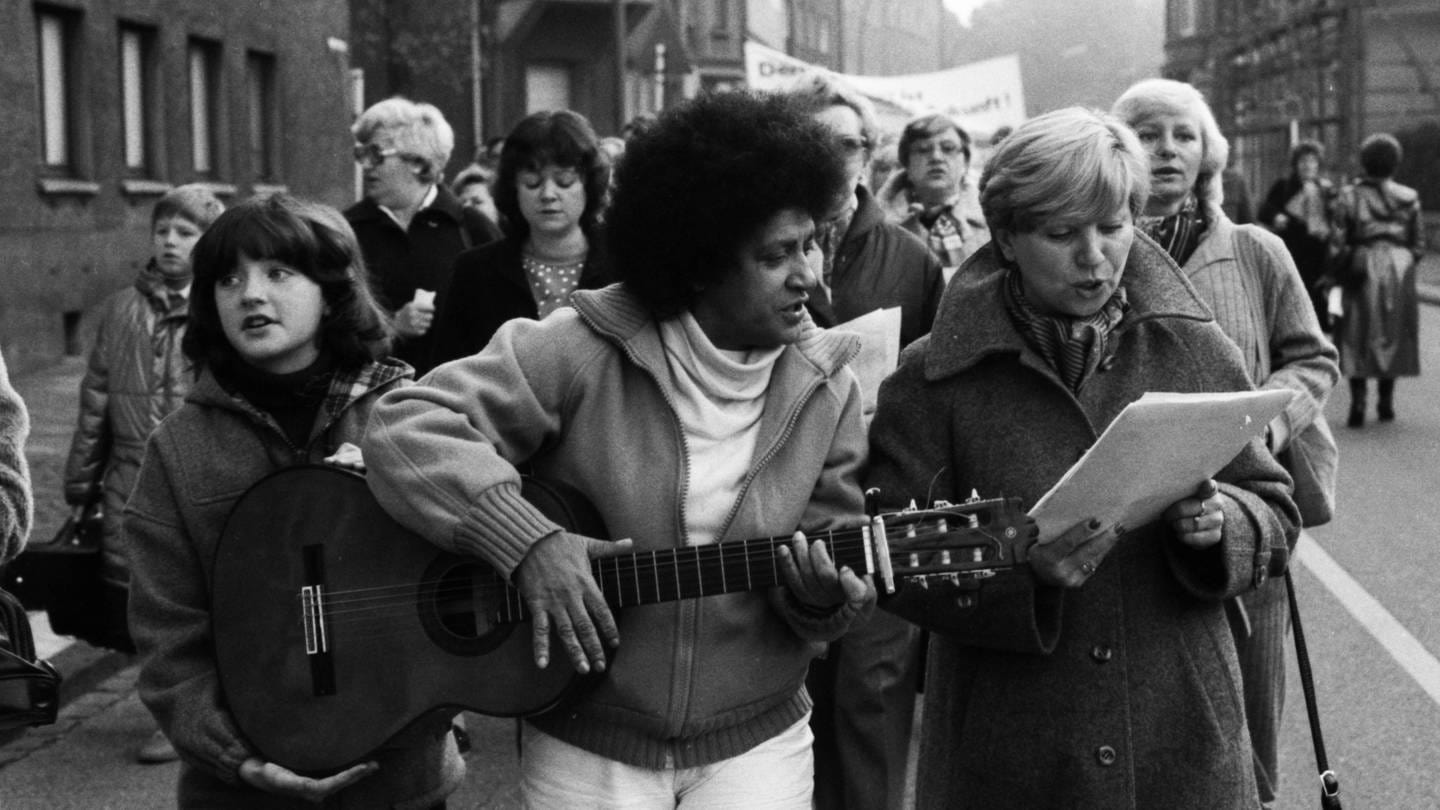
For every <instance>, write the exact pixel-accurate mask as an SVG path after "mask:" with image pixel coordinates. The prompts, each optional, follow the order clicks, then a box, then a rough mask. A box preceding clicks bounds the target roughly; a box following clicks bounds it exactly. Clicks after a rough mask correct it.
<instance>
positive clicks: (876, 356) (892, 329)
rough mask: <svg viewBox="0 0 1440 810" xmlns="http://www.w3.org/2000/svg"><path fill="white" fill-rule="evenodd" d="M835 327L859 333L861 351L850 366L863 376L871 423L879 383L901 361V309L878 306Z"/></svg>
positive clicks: (861, 384)
mask: <svg viewBox="0 0 1440 810" xmlns="http://www.w3.org/2000/svg"><path fill="white" fill-rule="evenodd" d="M835 329H836V330H837V331H843V332H853V333H855V334H856V335H859V336H860V352H859V354H857V355H855V359H854V360H851V361H850V367H851V368H852V369H854V370H855V374H856V376H858V377H859V378H860V390H861V392H862V393H863V394H864V396H865V399H864V403H865V408H864V413H865V422H866V424H869V422H870V417H871V415H873V414H874V413H875V398H876V396H877V395H878V394H879V392H880V382H881V381H882V380H884V379H885V378H886V377H888V376H890V373H891V372H893V371H894V370H895V365H896V363H898V362H899V361H900V308H899V307H889V308H887V309H877V310H875V311H874V312H868V313H866V314H864V315H861V316H860V317H858V318H856V319H854V320H851V321H846V322H845V323H843V324H840V325H839V326H836V327H835Z"/></svg>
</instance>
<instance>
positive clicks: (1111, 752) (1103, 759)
mask: <svg viewBox="0 0 1440 810" xmlns="http://www.w3.org/2000/svg"><path fill="white" fill-rule="evenodd" d="M1095 761H1096V762H1098V763H1100V764H1101V765H1104V766H1105V767H1107V768H1108V767H1110V766H1111V765H1114V764H1115V749H1114V748H1111V747H1110V746H1108V745H1102V746H1100V747H1099V748H1096V749H1095Z"/></svg>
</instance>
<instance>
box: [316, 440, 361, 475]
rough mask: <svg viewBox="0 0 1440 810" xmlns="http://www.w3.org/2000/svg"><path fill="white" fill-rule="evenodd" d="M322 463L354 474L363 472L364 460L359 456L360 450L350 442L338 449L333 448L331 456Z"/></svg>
mask: <svg viewBox="0 0 1440 810" xmlns="http://www.w3.org/2000/svg"><path fill="white" fill-rule="evenodd" d="M324 463H326V464H334V465H335V466H336V467H344V468H345V469H347V470H354V471H356V472H362V473H363V472H365V458H364V457H363V456H361V455H360V448H358V447H356V446H355V445H353V444H351V443H350V442H343V443H341V445H340V446H339V447H337V448H335V453H334V454H333V455H330V456H327V457H326V458H325V461H324Z"/></svg>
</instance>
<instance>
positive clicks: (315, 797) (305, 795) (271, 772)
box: [240, 757, 380, 802]
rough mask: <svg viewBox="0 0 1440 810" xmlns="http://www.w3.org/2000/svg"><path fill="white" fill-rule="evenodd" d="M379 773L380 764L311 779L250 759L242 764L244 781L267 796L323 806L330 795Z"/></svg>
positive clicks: (363, 763)
mask: <svg viewBox="0 0 1440 810" xmlns="http://www.w3.org/2000/svg"><path fill="white" fill-rule="evenodd" d="M378 770H380V766H379V765H378V764H376V763H374V762H362V763H360V764H359V765H356V766H354V767H353V768H349V769H346V770H343V771H341V772H339V773H337V774H334V775H332V776H327V777H325V778H324V779H311V778H310V777H308V776H301V775H299V774H297V773H295V772H294V771H292V770H290V769H289V768H285V767H282V766H280V765H276V764H275V763H273V762H266V761H264V760H262V759H259V758H257V757H250V758H249V759H247V760H245V761H244V762H242V763H241V764H240V781H242V782H244V783H245V784H247V785H249V786H250V787H253V788H256V789H258V790H263V791H265V792H266V793H276V794H279V795H281V796H294V797H295V798H298V799H304V800H306V801H309V802H321V801H324V799H325V798H326V797H327V796H329V795H330V794H332V793H335V792H336V791H340V790H344V789H345V788H347V787H350V786H351V785H353V784H355V783H356V782H359V781H360V780H361V779H364V778H365V777H367V776H369V775H370V774H372V773H375V772H376V771H378Z"/></svg>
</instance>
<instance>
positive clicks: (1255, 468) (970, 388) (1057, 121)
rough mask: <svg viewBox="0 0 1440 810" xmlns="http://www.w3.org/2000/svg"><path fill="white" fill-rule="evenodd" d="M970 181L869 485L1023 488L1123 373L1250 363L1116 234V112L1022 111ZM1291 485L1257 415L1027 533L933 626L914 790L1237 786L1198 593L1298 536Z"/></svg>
mask: <svg viewBox="0 0 1440 810" xmlns="http://www.w3.org/2000/svg"><path fill="white" fill-rule="evenodd" d="M981 188H982V192H981V194H982V204H983V205H984V207H985V212H986V218H987V220H988V221H989V223H990V228H991V232H992V234H994V237H995V238H994V240H993V241H992V243H991V244H990V245H989V246H986V247H984V248H982V249H981V250H980V251H979V252H978V253H977V254H976V255H975V256H973V257H972V258H971V259H970V261H969V262H967V264H966V266H965V269H964V271H963V272H962V273H960V275H959V277H958V279H957V281H956V283H954V284H952V285H951V286H950V288H949V290H947V292H946V295H945V298H944V300H943V301H942V303H941V306H940V312H939V314H938V316H937V318H936V322H935V327H934V329H933V330H932V331H931V334H930V336H929V337H927V338H922V339H921V340H919V341H917V342H916V343H914V344H912V345H911V346H910V347H909V348H908V349H907V350H906V351H905V353H904V354H903V355H902V359H901V365H900V368H899V369H898V370H897V371H896V373H895V374H894V375H893V376H892V377H890V378H889V380H887V382H886V383H885V385H884V386H882V388H881V390H880V404H879V409H878V411H877V413H876V418H875V421H874V423H873V425H872V428H871V451H872V458H871V470H870V473H869V475H868V476H867V480H866V485H867V487H879V488H880V489H881V492H882V493H883V494H882V498H886V499H887V500H899V501H905V500H908V499H910V498H912V497H916V498H923V497H925V496H926V493H930V494H931V496H932V497H935V498H946V499H949V500H951V501H961V500H964V498H965V497H966V496H967V495H968V494H969V493H970V492H971V490H972V489H973V490H978V491H979V492H980V493H981V494H983V495H986V496H994V495H1006V496H1018V497H1019V498H1021V499H1022V501H1023V502H1024V503H1025V505H1026V506H1027V507H1028V506H1030V505H1033V504H1034V502H1035V501H1036V500H1037V499H1038V498H1039V497H1040V496H1041V495H1042V494H1043V493H1044V492H1045V491H1046V490H1048V489H1049V487H1050V486H1051V485H1053V484H1054V483H1055V482H1056V481H1057V480H1058V479H1059V478H1060V477H1061V476H1062V475H1063V474H1064V473H1065V471H1066V470H1067V469H1068V468H1069V466H1070V465H1071V463H1072V462H1073V461H1074V460H1075V459H1076V458H1078V457H1079V456H1080V455H1081V454H1082V453H1084V451H1085V450H1086V449H1087V448H1088V447H1089V446H1090V445H1091V444H1093V443H1094V442H1095V440H1096V438H1097V437H1098V436H1099V434H1100V433H1101V432H1102V431H1104V429H1105V428H1106V426H1107V425H1108V424H1109V423H1110V422H1111V421H1112V420H1113V419H1114V418H1115V417H1116V416H1117V415H1118V414H1119V412H1120V411H1121V410H1122V409H1123V408H1124V407H1125V406H1126V405H1127V404H1129V403H1130V402H1131V401H1133V400H1135V399H1137V398H1138V397H1139V396H1141V395H1142V394H1143V393H1145V392H1146V391H1180V392H1184V391H1226V390H1245V389H1248V388H1249V387H1250V383H1249V379H1248V377H1247V375H1246V373H1245V368H1244V365H1243V363H1242V361H1241V358H1240V355H1239V352H1238V351H1237V350H1236V348H1235V346H1234V344H1233V343H1231V342H1230V341H1229V340H1228V339H1227V338H1226V337H1225V335H1224V333H1222V332H1221V331H1220V329H1219V327H1218V326H1217V325H1216V324H1215V323H1214V321H1213V320H1212V319H1211V317H1210V313H1209V310H1208V308H1207V307H1206V306H1205V304H1204V302H1203V301H1201V300H1200V298H1199V296H1198V295H1197V293H1196V292H1195V290H1194V288H1193V287H1192V286H1190V285H1189V284H1188V283H1187V282H1186V281H1185V279H1184V277H1183V275H1182V274H1181V273H1180V271H1179V269H1178V268H1177V267H1176V266H1175V264H1174V263H1173V262H1172V261H1171V260H1170V259H1169V258H1168V257H1167V256H1166V255H1165V254H1164V252H1163V251H1162V250H1161V249H1160V248H1159V247H1158V246H1157V245H1155V243H1154V242H1152V241H1150V240H1149V239H1147V238H1145V237H1144V236H1142V235H1138V234H1136V233H1135V229H1134V217H1135V216H1136V215H1137V214H1138V213H1139V212H1140V211H1141V210H1142V209H1143V206H1144V202H1145V198H1146V195H1147V194H1148V192H1149V172H1148V171H1147V170H1146V166H1145V157H1144V153H1143V151H1142V149H1141V147H1140V145H1139V143H1138V141H1137V140H1136V138H1135V136H1134V134H1133V133H1131V132H1130V131H1129V130H1128V129H1127V128H1125V127H1124V125H1123V124H1120V123H1119V122H1118V121H1116V120H1115V119H1112V118H1110V117H1108V116H1103V115H1100V114H1096V113H1092V112H1089V111H1085V110H1080V109H1078V108H1072V109H1069V110H1062V111H1058V112H1055V113H1051V114H1048V115H1045V116H1041V117H1039V118H1036V119H1032V120H1031V121H1029V122H1027V123H1026V124H1024V125H1022V126H1021V127H1020V128H1018V129H1017V130H1016V131H1015V132H1014V133H1012V134H1011V135H1010V136H1009V137H1008V138H1006V139H1005V141H1004V142H1003V143H1002V144H1001V146H1000V148H999V150H998V151H997V153H996V154H995V156H994V157H992V158H991V162H990V164H989V165H988V166H987V168H986V173H985V177H984V178H983V179H982V183H981ZM1072 335H1073V336H1075V337H1074V338H1073V339H1072V338H1070V336H1072ZM1289 486H1290V481H1289V477H1288V475H1287V474H1286V473H1285V471H1284V469H1283V468H1281V467H1280V466H1279V465H1278V464H1277V463H1276V462H1275V460H1274V458H1273V457H1272V456H1271V455H1270V453H1269V452H1267V451H1266V450H1265V448H1264V446H1263V445H1262V444H1261V442H1260V441H1259V440H1258V439H1257V440H1256V441H1252V442H1251V443H1250V444H1249V445H1248V446H1247V447H1246V448H1245V449H1244V450H1243V451H1242V452H1241V453H1240V454H1239V455H1238V456H1237V457H1236V458H1235V459H1234V460H1233V461H1232V462H1231V463H1230V464H1229V465H1228V466H1226V467H1225V468H1224V469H1223V470H1221V471H1220V472H1219V473H1217V475H1216V476H1215V479H1214V480H1213V481H1209V482H1206V483H1205V484H1204V485H1202V487H1201V489H1200V490H1198V491H1197V492H1196V494H1195V495H1194V496H1193V497H1188V498H1185V499H1182V500H1181V501H1179V502H1177V503H1176V504H1173V505H1172V506H1171V507H1170V508H1169V509H1168V510H1166V511H1165V513H1164V515H1163V516H1162V517H1161V518H1159V519H1157V520H1155V521H1152V522H1150V523H1148V524H1145V525H1141V526H1130V527H1122V526H1106V525H1095V523H1094V522H1082V523H1081V524H1078V525H1077V526H1075V527H1073V528H1072V529H1070V530H1067V531H1066V532H1064V533H1062V534H1061V535H1060V536H1058V537H1043V536H1042V537H1041V538H1040V539H1039V542H1038V543H1037V544H1035V545H1033V546H1031V547H1030V548H1029V549H1028V551H1027V557H1028V562H1029V566H1028V568H1026V567H1022V568H1020V569H1016V570H1014V571H1009V572H1003V573H1000V574H998V575H997V576H995V577H993V578H990V579H987V580H984V581H983V584H981V586H980V589H979V593H978V595H977V598H976V599H975V601H974V607H971V608H962V607H953V606H952V607H950V608H949V609H948V610H947V611H946V614H948V615H945V616H944V617H943V619H944V620H945V624H946V626H947V629H946V630H945V632H937V633H934V634H932V636H931V643H930V648H929V657H928V669H927V673H926V680H925V684H926V690H925V708H924V717H923V720H922V726H921V728H922V730H921V740H920V753H919V776H918V784H917V791H916V800H917V805H918V806H920V807H946V808H966V807H976V808H980V807H1025V808H1048V807H1055V808H1060V807H1065V808H1072V807H1086V808H1091V807H1095V808H1100V807H1103V808H1154V807H1165V808H1196V810H1200V809H1201V808H1204V809H1205V810H1211V808H1236V807H1249V806H1253V805H1254V804H1255V802H1256V799H1255V790H1256V788H1255V781H1254V774H1253V772H1252V768H1251V750H1250V741H1249V735H1248V733H1247V731H1246V727H1245V716H1244V706H1243V702H1242V697H1241V691H1240V672H1239V666H1238V662H1237V660H1236V655H1235V648H1234V645H1233V643H1232V641H1231V639H1230V633H1229V629H1228V627H1227V624H1226V618H1225V612H1224V609H1223V606H1222V603H1223V600H1224V599H1225V598H1226V597H1228V596H1232V595H1234V594H1237V593H1239V592H1241V591H1244V590H1246V589H1248V588H1251V587H1254V586H1255V585H1256V584H1257V583H1260V582H1263V581H1264V580H1265V579H1266V577H1267V576H1268V574H1269V564H1270V558H1271V556H1272V549H1276V548H1280V549H1283V548H1284V547H1285V546H1286V545H1287V544H1288V543H1291V542H1293V540H1294V538H1295V537H1296V534H1297V532H1298V528H1297V526H1298V523H1297V521H1298V516H1297V514H1296V511H1295V508H1294V505H1293V503H1292V502H1291V501H1290V498H1289ZM913 598H914V595H913V594H911V595H909V596H907V595H906V593H905V592H904V591H902V592H901V594H900V595H899V596H898V597H897V598H896V599H894V600H892V601H891V602H889V603H887V604H885V606H886V607H888V608H890V609H894V610H896V611H897V612H902V611H904V610H905V609H906V608H905V603H906V600H907V599H913ZM931 608H932V609H935V608H936V606H935V605H933V604H932V605H931ZM902 615H905V614H904V613H902ZM911 615H913V614H911ZM932 616H933V614H932Z"/></svg>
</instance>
